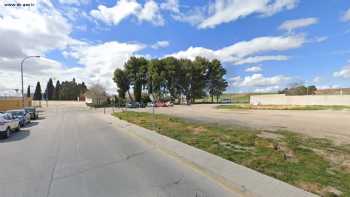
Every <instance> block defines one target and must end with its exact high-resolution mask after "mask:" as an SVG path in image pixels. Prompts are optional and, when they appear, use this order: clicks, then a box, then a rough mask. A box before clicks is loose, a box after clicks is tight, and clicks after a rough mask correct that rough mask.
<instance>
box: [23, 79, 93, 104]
mask: <svg viewBox="0 0 350 197" xmlns="http://www.w3.org/2000/svg"><path fill="white" fill-rule="evenodd" d="M86 91H87V87H86V85H85V83H84V82H82V83H77V82H76V81H75V79H74V78H73V80H72V81H63V82H62V83H60V81H59V80H57V82H56V86H54V85H53V81H52V79H51V78H50V79H49V81H48V82H47V85H46V90H45V91H44V92H42V89H41V85H40V82H37V84H36V87H35V92H34V95H33V100H42V99H45V100H46V99H47V100H77V98H78V97H80V96H82V95H84V94H85V92H86ZM29 95H30V87H29V86H28V90H27V96H29Z"/></svg>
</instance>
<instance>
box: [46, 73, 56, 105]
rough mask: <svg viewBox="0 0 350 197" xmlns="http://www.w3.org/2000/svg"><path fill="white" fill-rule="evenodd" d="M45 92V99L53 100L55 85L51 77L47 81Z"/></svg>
mask: <svg viewBox="0 0 350 197" xmlns="http://www.w3.org/2000/svg"><path fill="white" fill-rule="evenodd" d="M45 92H46V97H47V100H53V97H54V92H55V87H54V86H53V82H52V79H51V78H50V79H49V81H48V82H47V86H46V91H45Z"/></svg>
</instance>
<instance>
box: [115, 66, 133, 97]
mask: <svg viewBox="0 0 350 197" xmlns="http://www.w3.org/2000/svg"><path fill="white" fill-rule="evenodd" d="M113 81H114V82H115V83H116V84H117V86H118V95H119V97H120V98H122V99H125V93H126V92H128V93H129V89H130V80H129V78H128V76H127V75H126V72H125V71H124V70H122V69H119V68H117V69H116V70H115V71H114V76H113Z"/></svg>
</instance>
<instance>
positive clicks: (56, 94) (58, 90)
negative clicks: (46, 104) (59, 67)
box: [54, 80, 61, 100]
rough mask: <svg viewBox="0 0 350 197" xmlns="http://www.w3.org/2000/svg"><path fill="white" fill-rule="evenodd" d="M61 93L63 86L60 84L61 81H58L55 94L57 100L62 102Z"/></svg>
mask: <svg viewBox="0 0 350 197" xmlns="http://www.w3.org/2000/svg"><path fill="white" fill-rule="evenodd" d="M60 92H61V84H60V81H59V80H57V82H56V87H55V93H54V99H55V100H60Z"/></svg>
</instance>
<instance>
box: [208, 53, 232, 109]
mask: <svg viewBox="0 0 350 197" xmlns="http://www.w3.org/2000/svg"><path fill="white" fill-rule="evenodd" d="M225 74H226V70H225V69H224V68H223V67H222V66H221V63H220V61H219V60H217V59H214V60H212V61H211V62H210V64H209V67H208V71H207V76H206V78H207V84H206V85H207V89H208V93H209V95H210V97H211V102H214V96H216V102H218V101H219V96H220V95H222V94H223V92H224V91H225V90H226V87H227V86H228V83H227V81H226V80H225V79H224V78H223V77H224V75H225Z"/></svg>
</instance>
